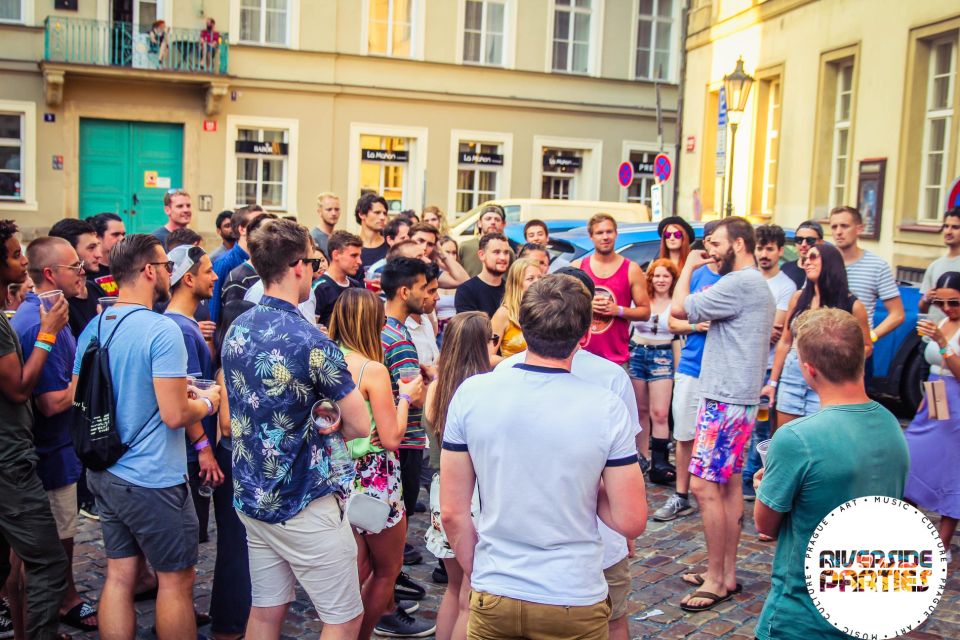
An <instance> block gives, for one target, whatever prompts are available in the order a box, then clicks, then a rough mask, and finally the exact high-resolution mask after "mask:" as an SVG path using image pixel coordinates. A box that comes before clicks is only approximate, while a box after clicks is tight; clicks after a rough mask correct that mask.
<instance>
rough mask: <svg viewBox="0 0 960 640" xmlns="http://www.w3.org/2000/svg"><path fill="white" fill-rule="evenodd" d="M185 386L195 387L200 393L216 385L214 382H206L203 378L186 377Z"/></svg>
mask: <svg viewBox="0 0 960 640" xmlns="http://www.w3.org/2000/svg"><path fill="white" fill-rule="evenodd" d="M187 384H189V385H190V386H192V387H196V388H197V389H200V390H201V391H203V390H205V389H209V388H210V387H212V386H213V385H215V384H217V381H216V380H207V379H205V378H194V377H193V376H187Z"/></svg>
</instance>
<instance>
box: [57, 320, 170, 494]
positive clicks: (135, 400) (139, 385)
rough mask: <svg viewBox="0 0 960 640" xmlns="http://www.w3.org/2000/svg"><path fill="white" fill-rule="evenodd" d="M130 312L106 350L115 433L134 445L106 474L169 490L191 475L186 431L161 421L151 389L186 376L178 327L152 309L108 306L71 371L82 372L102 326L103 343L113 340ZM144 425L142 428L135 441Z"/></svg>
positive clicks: (81, 342) (83, 340)
mask: <svg viewBox="0 0 960 640" xmlns="http://www.w3.org/2000/svg"><path fill="white" fill-rule="evenodd" d="M131 313H133V315H132V316H131V317H129V318H127V319H126V320H124V321H123V324H122V325H120V326H119V329H118V330H117V334H116V336H114V337H113V339H112V341H111V342H110V346H109V348H108V351H109V353H110V374H111V378H112V379H113V399H114V403H115V406H116V412H117V413H116V419H117V429H118V430H119V432H120V439H121V440H122V441H123V442H124V443H126V444H133V445H134V446H133V447H132V448H131V449H130V450H129V451H127V453H125V454H124V455H123V457H122V458H120V460H119V461H117V463H116V464H114V465H113V466H112V467H110V468H109V469H108V471H109V472H110V473H112V474H114V475H116V476H118V477H120V478H122V479H124V480H126V481H127V482H130V483H132V484H135V485H137V486H141V487H146V488H149V489H165V488H167V487H173V486H176V485H178V484H182V483H184V482H186V473H187V452H186V450H185V449H184V447H183V432H182V431H181V430H180V429H170V428H168V427H167V425H165V424H163V422H162V421H161V420H160V412H159V411H158V406H157V395H156V392H155V391H154V389H153V379H154V378H185V377H186V375H187V349H186V347H184V345H183V334H182V333H181V332H180V328H179V327H178V326H177V324H176V323H175V322H174V321H173V320H171V319H170V318H166V317H164V316H162V315H160V314H159V313H154V312H153V311H151V310H149V309H148V310H146V311H144V307H142V306H140V305H120V306H115V307H110V308H109V309H107V310H106V311H104V312H103V313H102V314H100V316H97V317H96V318H94V319H93V320H91V321H90V323H89V324H88V325H87V327H86V328H85V329H84V330H83V333H81V334H80V338H79V339H78V340H77V357H76V360H75V361H74V365H73V373H74V374H79V373H80V361H81V359H82V358H83V352H84V351H86V349H87V345H88V344H89V342H90V339H91V337H93V336H96V335H97V331H98V328H100V325H101V324H102V328H100V333H99V335H100V344H101V345H103V344H106V343H107V340H110V337H111V335H112V334H113V331H114V327H117V323H118V322H119V321H120V319H121V318H123V317H125V316H126V315H128V314H131ZM101 318H102V322H101ZM144 425H146V426H144ZM141 427H143V430H142V431H140V433H139V434H138V435H136V440H133V439H134V435H135V434H137V431H138V430H139V429H140V428H141Z"/></svg>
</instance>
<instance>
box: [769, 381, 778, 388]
mask: <svg viewBox="0 0 960 640" xmlns="http://www.w3.org/2000/svg"><path fill="white" fill-rule="evenodd" d="M767 384H768V385H769V386H771V387H773V388H774V389H776V388H777V384H779V381H778V380H770V381H769V382H767Z"/></svg>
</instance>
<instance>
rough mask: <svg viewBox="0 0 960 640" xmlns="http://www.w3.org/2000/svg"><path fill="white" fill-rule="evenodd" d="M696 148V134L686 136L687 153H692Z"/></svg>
mask: <svg viewBox="0 0 960 640" xmlns="http://www.w3.org/2000/svg"><path fill="white" fill-rule="evenodd" d="M696 148H697V136H687V153H693V152H694V150H695V149H696Z"/></svg>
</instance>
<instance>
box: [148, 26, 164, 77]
mask: <svg viewBox="0 0 960 640" xmlns="http://www.w3.org/2000/svg"><path fill="white" fill-rule="evenodd" d="M149 36H150V55H151V56H153V55H155V56H157V66H161V65H163V59H164V58H166V57H167V48H168V47H169V45H168V44H167V23H166V22H165V21H163V20H157V21H156V22H154V23H153V27H152V28H151V29H150V33H149Z"/></svg>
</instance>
